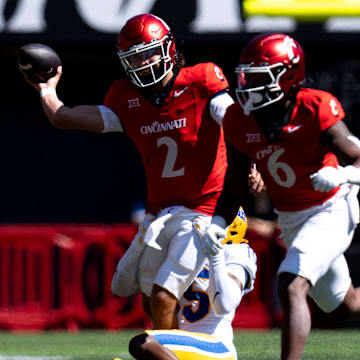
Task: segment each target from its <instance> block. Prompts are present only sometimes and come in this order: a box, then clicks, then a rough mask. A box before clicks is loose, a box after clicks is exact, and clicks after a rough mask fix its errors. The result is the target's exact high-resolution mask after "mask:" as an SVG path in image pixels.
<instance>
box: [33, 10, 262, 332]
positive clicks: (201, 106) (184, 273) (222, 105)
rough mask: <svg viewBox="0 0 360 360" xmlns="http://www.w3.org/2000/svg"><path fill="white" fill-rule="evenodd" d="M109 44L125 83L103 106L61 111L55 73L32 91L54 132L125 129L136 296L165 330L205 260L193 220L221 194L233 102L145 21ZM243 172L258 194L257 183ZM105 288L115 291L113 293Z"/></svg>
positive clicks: (208, 212) (214, 71)
mask: <svg viewBox="0 0 360 360" xmlns="http://www.w3.org/2000/svg"><path fill="white" fill-rule="evenodd" d="M117 45H118V55H119V58H120V61H121V64H122V66H123V67H124V70H125V72H126V74H127V78H126V79H123V80H116V81H114V83H113V84H112V86H111V87H110V89H109V91H108V92H107V94H106V97H105V101H104V105H100V106H76V107H73V108H70V107H67V106H65V105H64V104H63V103H62V102H61V100H59V98H58V97H57V94H56V86H57V83H58V81H59V79H60V76H61V68H59V69H58V74H57V75H56V76H55V77H53V78H51V79H50V80H48V82H47V83H40V84H32V83H31V84H32V86H33V87H34V88H35V89H36V90H38V91H39V92H40V96H41V101H42V106H43V109H44V111H45V113H46V115H47V117H48V119H49V121H50V122H51V123H52V124H53V125H54V126H57V127H60V128H63V129H81V130H87V131H93V132H110V131H118V132H125V133H126V134H127V135H128V136H129V137H130V139H131V140H132V141H133V142H134V144H135V145H136V147H137V149H138V150H139V153H140V155H141V158H142V161H143V164H144V167H145V171H146V177H147V191H148V199H147V205H146V210H147V215H146V217H145V219H144V221H143V223H142V224H140V226H139V234H138V235H137V237H140V236H142V235H144V241H146V243H147V244H148V245H149V246H148V247H147V250H146V251H145V252H144V254H143V255H142V257H141V259H140V262H139V264H138V267H139V283H140V289H141V291H142V292H143V293H144V294H145V295H146V299H149V298H150V297H151V299H150V304H149V306H150V312H151V316H152V320H153V326H154V328H155V329H159V328H160V329H161V328H163V329H165V328H171V327H176V326H177V324H176V305H177V299H179V298H180V297H181V296H182V294H183V293H184V291H186V289H187V288H188V287H189V285H190V284H191V283H192V281H193V280H194V278H195V276H196V275H197V274H198V272H199V270H200V269H201V268H202V267H203V264H204V262H205V260H206V257H205V255H204V254H203V253H202V252H201V251H200V250H199V249H200V240H199V239H198V237H197V236H196V234H195V231H194V229H193V222H194V221H195V220H196V219H197V218H199V217H200V218H203V219H204V220H205V221H210V219H211V216H212V214H213V212H214V209H215V206H216V202H217V199H218V197H219V195H220V192H221V190H222V187H223V179H224V176H225V171H226V167H227V158H226V147H225V141H224V135H223V130H222V127H221V125H222V118H223V115H224V113H225V110H226V108H227V107H228V106H229V105H230V104H232V103H233V100H232V98H231V96H230V95H229V94H228V92H227V89H228V82H227V80H226V78H225V77H224V74H223V72H222V70H221V69H220V68H219V67H218V66H217V65H215V64H213V63H203V64H198V65H195V66H192V67H183V68H180V67H179V66H177V64H178V54H177V51H176V46H175V40H174V36H173V34H172V32H171V31H170V28H169V27H168V25H167V24H166V23H165V22H164V21H163V20H162V19H160V18H158V17H156V16H154V15H152V14H142V15H138V16H135V17H133V18H131V19H129V20H128V21H127V23H126V24H125V25H124V27H123V28H122V29H121V31H120V33H119V35H118V44H117ZM251 174H252V175H251V177H250V179H249V180H250V182H251V183H252V187H251V189H252V190H254V191H256V190H258V189H259V187H258V186H259V184H260V187H261V182H259V176H258V174H256V172H255V171H251ZM245 176H246V174H245ZM143 229H147V231H146V233H145V232H144V234H143V233H142V230H143ZM130 265H131V266H133V267H134V268H135V267H136V266H137V264H136V263H131V261H130ZM116 276H117V274H116V273H115V275H114V277H115V278H116ZM114 283H116V282H114ZM153 284H155V285H154V286H153ZM112 290H113V291H114V292H115V293H116V292H117V288H116V286H115V287H113V289H112ZM146 301H147V300H146ZM146 301H145V302H146Z"/></svg>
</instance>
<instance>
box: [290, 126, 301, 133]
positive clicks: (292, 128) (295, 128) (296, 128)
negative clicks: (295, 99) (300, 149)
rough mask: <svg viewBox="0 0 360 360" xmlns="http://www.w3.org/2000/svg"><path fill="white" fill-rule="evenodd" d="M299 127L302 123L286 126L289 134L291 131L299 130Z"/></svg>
mask: <svg viewBox="0 0 360 360" xmlns="http://www.w3.org/2000/svg"><path fill="white" fill-rule="evenodd" d="M301 127H302V125H298V126H291V127H290V126H289V127H288V128H287V132H288V133H289V134H291V133H293V132H295V131H297V130H299V129H300V128H301Z"/></svg>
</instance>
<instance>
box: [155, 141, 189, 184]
mask: <svg viewBox="0 0 360 360" xmlns="http://www.w3.org/2000/svg"><path fill="white" fill-rule="evenodd" d="M161 145H166V147H167V153H166V158H165V163H164V167H163V171H162V174H161V177H162V178H173V177H178V176H184V173H185V166H183V167H182V168H181V169H178V170H174V166H175V163H176V158H177V156H178V149H179V147H178V144H177V143H176V141H175V140H174V139H173V138H171V137H169V136H163V137H161V138H159V139H158V141H157V147H158V148H159V147H160V146H161Z"/></svg>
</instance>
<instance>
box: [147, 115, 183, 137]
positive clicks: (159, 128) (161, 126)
mask: <svg viewBox="0 0 360 360" xmlns="http://www.w3.org/2000/svg"><path fill="white" fill-rule="evenodd" d="M183 127H186V118H182V119H177V120H171V121H167V122H164V123H159V122H158V121H155V122H153V123H152V124H151V125H143V126H141V127H140V132H141V134H142V135H145V134H156V133H160V132H164V131H169V130H174V129H180V128H183Z"/></svg>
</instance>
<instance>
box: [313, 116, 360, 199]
mask: <svg viewBox="0 0 360 360" xmlns="http://www.w3.org/2000/svg"><path fill="white" fill-rule="evenodd" d="M321 140H322V141H325V142H326V144H328V145H329V146H330V148H331V149H332V151H333V152H334V153H335V154H336V155H337V156H338V158H339V160H340V162H342V164H343V165H344V167H338V168H334V167H332V166H325V167H323V168H322V169H320V170H319V171H318V172H316V173H314V174H312V175H311V176H310V179H311V182H312V184H313V186H314V189H315V190H317V191H321V192H328V191H331V190H332V189H334V188H335V187H337V186H339V185H342V184H346V183H350V184H356V185H360V140H359V139H358V138H357V137H355V136H354V135H353V134H352V133H351V132H350V131H349V129H348V128H347V126H346V125H345V123H344V122H342V121H340V122H338V123H336V124H334V125H333V126H331V127H330V128H329V129H327V130H326V131H325V132H324V134H323V136H322V138H321Z"/></svg>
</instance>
